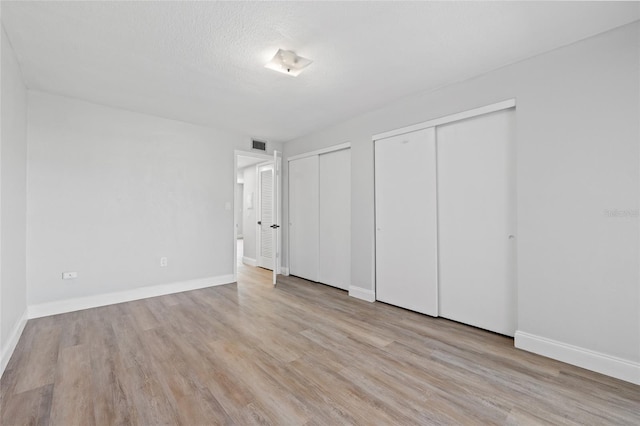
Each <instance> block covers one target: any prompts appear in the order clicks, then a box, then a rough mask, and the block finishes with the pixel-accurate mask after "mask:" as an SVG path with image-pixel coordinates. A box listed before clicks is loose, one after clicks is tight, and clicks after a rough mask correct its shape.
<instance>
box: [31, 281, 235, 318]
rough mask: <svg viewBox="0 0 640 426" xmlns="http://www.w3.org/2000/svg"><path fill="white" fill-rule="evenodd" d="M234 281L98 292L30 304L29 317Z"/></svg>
mask: <svg viewBox="0 0 640 426" xmlns="http://www.w3.org/2000/svg"><path fill="white" fill-rule="evenodd" d="M234 281H235V280H234V278H233V275H221V276H218V277H208V278H200V279H196V280H189V281H182V282H176V283H170V284H160V285H154V286H150V287H140V288H136V289H133V290H126V291H120V292H117V293H107V294H98V295H95V296H87V297H78V298H75V299H67V300H60V301H56V302H49V303H41V304H38V305H30V306H29V308H28V312H29V318H40V317H46V316H49V315H57V314H64V313H67V312H73V311H81V310H83V309H90V308H97V307H99V306H106V305H113V304H115V303H122V302H130V301H132V300H138V299H146V298H148V297H156V296H164V295H166V294H172V293H180V292H182V291H189V290H197V289H199V288H205V287H212V286H216V285H223V284H230V283H232V282H234Z"/></svg>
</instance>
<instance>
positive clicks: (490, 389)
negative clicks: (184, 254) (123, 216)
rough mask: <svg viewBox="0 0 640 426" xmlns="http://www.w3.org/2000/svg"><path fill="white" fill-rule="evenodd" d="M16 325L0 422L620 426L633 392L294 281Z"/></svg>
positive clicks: (639, 416)
mask: <svg viewBox="0 0 640 426" xmlns="http://www.w3.org/2000/svg"><path fill="white" fill-rule="evenodd" d="M238 276H239V279H238V283H234V284H229V285H224V286H218V287H211V288H205V289H200V290H194V291H191V292H185V293H178V294H172V295H167V296H162V297H156V298H151V299H143V300H137V301H134V302H129V303H121V304H117V305H110V306H105V307H100V308H95V309H89V310H85V311H79V312H74V313H70V314H64V315H56V316H52V317H45V318H40V319H37V320H30V321H29V322H28V323H27V326H26V327H25V330H24V333H23V335H22V337H21V339H20V341H19V342H18V345H17V347H16V350H15V351H14V354H13V357H12V359H11V360H10V361H9V364H8V366H7V369H6V370H5V373H4V375H3V377H2V379H1V380H0V422H1V424H2V425H3V426H5V425H8V426H13V425H27V424H51V425H62V426H74V425H82V426H84V425H92V424H97V425H141V426H146V425H160V424H163V425H173V424H176V425H189V426H194V425H195V426H199V425H218V424H220V425H234V424H235V425H285V424H286V425H309V426H311V425H389V424H394V425H395V424H421V425H431V424H455V425H458V424H483V425H484V424H499V425H532V424H535V425H538V424H540V425H542V424H554V425H558V424H561V425H585V424H588V425H591V424H598V425H632V424H633V425H635V424H640V386H635V385H632V384H630V383H626V382H622V381H620V380H616V379H613V378H611V377H607V376H603V375H600V374H597V373H594V372H590V371H587V370H583V369H580V368H577V367H573V366H570V365H567V364H563V363H561V362H558V361H554V360H550V359H547V358H544V357H540V356H538V355H535V354H531V353H528V352H524V351H520V350H517V349H515V348H514V347H513V340H512V339H510V338H507V337H504V336H500V335H497V334H494V333H489V332H486V331H483V330H479V329H476V328H473V327H468V326H465V325H462V324H458V323H455V322H452V321H448V320H444V319H440V318H431V317H428V316H424V315H420V314H417V313H415V312H410V311H406V310H404V309H399V308H396V307H393V306H390V305H386V304H383V303H377V302H376V303H367V302H364V301H361V300H356V299H353V298H350V297H349V296H348V295H347V293H346V292H344V291H342V290H339V289H335V288H331V287H327V286H324V285H320V284H315V283H310V282H308V281H305V280H302V279H299V278H296V277H282V278H281V279H280V280H279V282H278V285H277V286H276V287H273V286H272V285H271V283H270V279H271V272H270V271H267V270H264V269H261V268H251V267H243V266H241V267H239V269H238Z"/></svg>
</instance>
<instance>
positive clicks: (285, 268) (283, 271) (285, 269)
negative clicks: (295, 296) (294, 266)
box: [280, 266, 289, 276]
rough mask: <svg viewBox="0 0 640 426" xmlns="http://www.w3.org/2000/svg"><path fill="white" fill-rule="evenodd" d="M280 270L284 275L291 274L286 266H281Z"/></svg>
mask: <svg viewBox="0 0 640 426" xmlns="http://www.w3.org/2000/svg"><path fill="white" fill-rule="evenodd" d="M280 272H282V275H284V276H288V275H289V268H288V267H285V266H281V267H280Z"/></svg>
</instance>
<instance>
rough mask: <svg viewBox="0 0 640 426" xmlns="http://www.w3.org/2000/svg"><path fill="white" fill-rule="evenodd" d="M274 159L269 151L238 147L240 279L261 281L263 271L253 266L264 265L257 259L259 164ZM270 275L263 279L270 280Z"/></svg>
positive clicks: (235, 268)
mask: <svg viewBox="0 0 640 426" xmlns="http://www.w3.org/2000/svg"><path fill="white" fill-rule="evenodd" d="M270 159H271V157H270V156H268V155H266V154H259V153H253V152H245V151H237V150H236V151H235V158H234V176H235V181H234V203H233V206H234V207H233V208H234V214H233V217H234V221H233V222H234V223H233V237H234V245H233V247H234V250H233V259H234V260H233V273H234V276H235V279H236V281H238V280H242V279H243V278H244V279H246V278H247V277H248V276H250V277H252V281H256V280H258V281H261V279H260V274H256V273H255V271H253V269H260V268H258V260H257V253H258V238H257V221H258V219H257V210H258V209H257V203H258V180H257V177H258V175H257V167H258V164H260V163H265V162H267V161H269V160H270ZM266 272H268V271H266ZM266 275H268V274H265V276H266ZM267 279H268V278H264V279H263V280H264V281H265V282H266V280H267Z"/></svg>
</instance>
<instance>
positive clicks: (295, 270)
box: [289, 155, 319, 281]
mask: <svg viewBox="0 0 640 426" xmlns="http://www.w3.org/2000/svg"><path fill="white" fill-rule="evenodd" d="M318 163H319V162H318V156H317V155H314V156H311V157H305V158H301V159H298V160H293V161H290V162H289V263H290V265H289V273H290V274H291V275H295V276H298V277H301V278H306V279H308V280H311V281H318V279H319V278H318V269H319V262H318V258H319V250H318V246H319V235H318V232H319V229H318V224H319V200H318V197H319V180H318V179H319V175H318V174H319V164H318Z"/></svg>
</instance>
